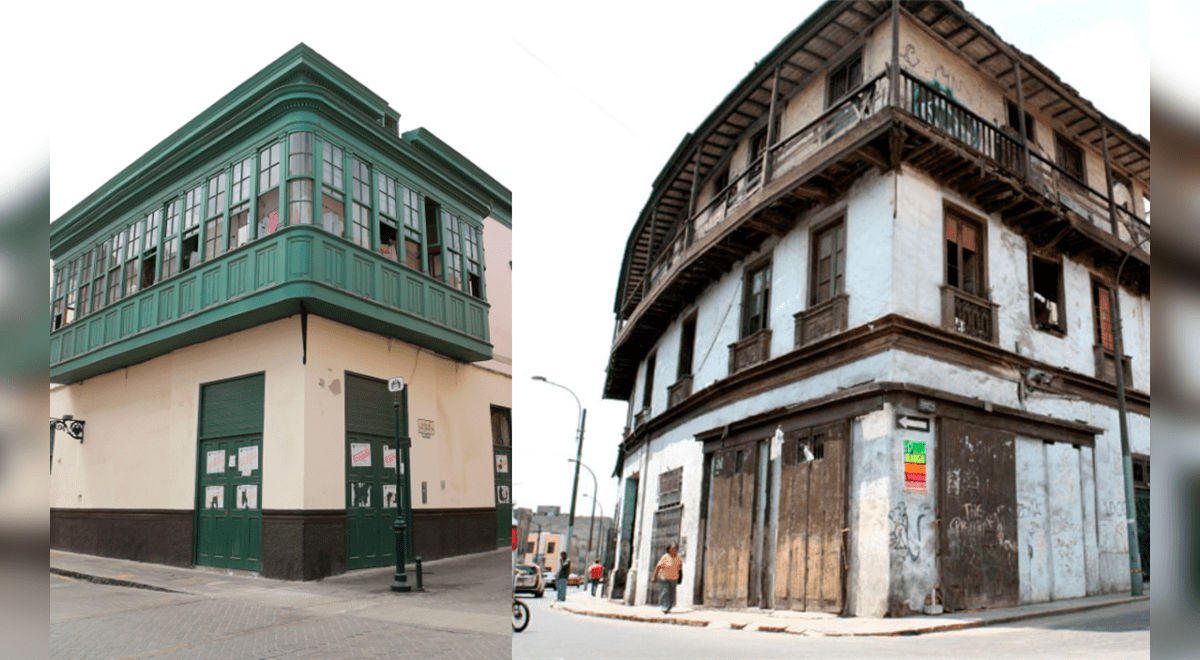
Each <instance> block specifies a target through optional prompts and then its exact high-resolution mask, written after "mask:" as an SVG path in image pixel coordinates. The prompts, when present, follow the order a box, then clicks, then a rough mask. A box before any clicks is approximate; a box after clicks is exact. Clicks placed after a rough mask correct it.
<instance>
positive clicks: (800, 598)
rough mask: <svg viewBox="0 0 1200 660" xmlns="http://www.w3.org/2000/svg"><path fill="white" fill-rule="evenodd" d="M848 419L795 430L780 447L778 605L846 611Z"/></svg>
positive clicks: (776, 553)
mask: <svg viewBox="0 0 1200 660" xmlns="http://www.w3.org/2000/svg"><path fill="white" fill-rule="evenodd" d="M844 429H845V425H844V424H833V425H829V426H823V427H818V428H815V429H802V430H799V431H793V432H792V433H789V434H787V435H786V436H785V438H784V442H783V446H782V447H781V448H780V460H781V465H780V469H779V475H780V477H779V480H780V483H779V532H778V537H777V542H776V552H775V603H774V605H775V609H792V610H803V611H809V612H812V611H820V612H834V613H837V612H841V610H842V603H843V602H844V599H843V585H844V576H845V563H846V562H845V559H846V551H845V543H844V541H845V535H844V533H843V531H842V530H844V529H845V528H846V524H845V523H846V455H847V450H846V433H845V430H844Z"/></svg>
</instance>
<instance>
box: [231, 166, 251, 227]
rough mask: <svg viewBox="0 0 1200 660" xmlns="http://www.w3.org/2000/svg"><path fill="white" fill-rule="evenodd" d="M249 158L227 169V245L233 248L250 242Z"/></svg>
mask: <svg viewBox="0 0 1200 660" xmlns="http://www.w3.org/2000/svg"><path fill="white" fill-rule="evenodd" d="M251 165H252V162H251V158H250V157H249V156H247V157H246V158H245V159H244V160H241V161H239V162H236V163H234V164H233V167H232V168H231V169H230V170H229V231H228V232H227V240H228V243H227V245H228V246H229V247H228V249H229V250H235V249H237V248H240V247H242V246H243V245H245V244H247V243H249V242H250V167H251Z"/></svg>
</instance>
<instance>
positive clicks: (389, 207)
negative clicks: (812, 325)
mask: <svg viewBox="0 0 1200 660" xmlns="http://www.w3.org/2000/svg"><path fill="white" fill-rule="evenodd" d="M375 185H376V186H377V187H378V189H379V253H380V254H382V255H383V256H384V257H385V258H387V259H391V260H392V261H395V262H397V263H399V261H400V233H399V228H398V225H399V222H398V218H399V217H400V216H399V215H397V210H398V208H399V207H398V201H399V200H398V198H397V195H396V189H397V186H396V180H395V179H393V178H392V177H390V176H388V175H386V174H384V173H383V172H378V173H377V174H376V176H375Z"/></svg>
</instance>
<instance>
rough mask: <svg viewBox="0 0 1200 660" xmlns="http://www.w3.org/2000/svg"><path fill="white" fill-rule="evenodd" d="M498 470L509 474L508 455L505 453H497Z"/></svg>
mask: <svg viewBox="0 0 1200 660" xmlns="http://www.w3.org/2000/svg"><path fill="white" fill-rule="evenodd" d="M496 472H499V473H501V474H508V456H507V455H505V454H496Z"/></svg>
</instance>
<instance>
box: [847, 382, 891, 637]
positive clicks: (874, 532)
mask: <svg viewBox="0 0 1200 660" xmlns="http://www.w3.org/2000/svg"><path fill="white" fill-rule="evenodd" d="M893 417H894V413H893V410H892V408H891V406H889V405H885V406H884V407H883V409H882V410H879V411H876V412H873V413H870V414H867V415H864V416H862V417H859V418H857V419H855V420H854V422H853V424H852V425H851V434H850V436H851V441H852V442H853V446H852V448H851V450H850V451H851V455H852V456H853V457H854V458H853V460H854V464H853V466H852V467H851V469H850V492H849V497H850V512H849V515H850V519H849V520H848V521H847V522H848V523H849V525H848V526H849V527H850V534H849V539H848V546H849V551H850V557H849V560H850V561H849V567H848V571H847V575H846V584H847V589H846V591H847V603H846V610H847V611H848V612H849V613H850V615H851V616H876V617H878V616H883V615H884V614H885V613H886V612H887V597H888V584H889V582H890V577H891V558H890V554H891V550H890V547H891V542H890V538H889V537H890V533H891V522H890V521H889V520H888V512H889V510H890V509H891V490H892V481H893V480H894V479H895V472H896V471H895V466H894V465H893V464H892V460H893V459H894V455H893V454H894V452H893V451H891V449H892V447H891V445H892V442H891V431H892V420H893Z"/></svg>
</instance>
